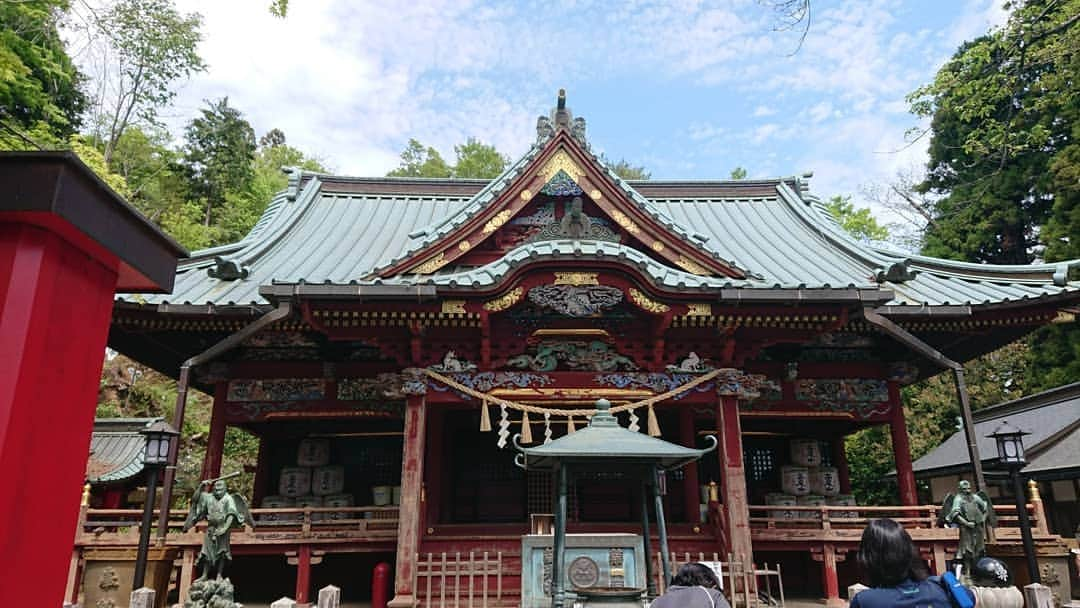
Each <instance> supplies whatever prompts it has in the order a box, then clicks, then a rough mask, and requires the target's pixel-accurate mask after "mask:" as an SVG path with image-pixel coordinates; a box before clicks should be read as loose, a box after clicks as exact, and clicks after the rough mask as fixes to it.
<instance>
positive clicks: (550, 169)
mask: <svg viewBox="0 0 1080 608" xmlns="http://www.w3.org/2000/svg"><path fill="white" fill-rule="evenodd" d="M559 171H562V172H563V173H566V174H567V175H569V176H570V179H572V180H574V183H575V184H577V185H579V186H580V185H581V178H582V177H583V176H584V175H585V171H584V170H583V169H582V168H581V167H580V166H579V165H578V164H577V163H576V162H574V159H572V158H570V155H569V154H567V153H566V150H563V149H561V148H560V149H559V151H558V152H556V153H555V154H554V155H553V156H552V157H551V158H549V159H548V161H547V162H546V163H544V166H543V167H540V172H539V175H540V176H541V177H543V178H544V183H547V182H549V181H551V178H553V177H555V174H556V173H558V172H559Z"/></svg>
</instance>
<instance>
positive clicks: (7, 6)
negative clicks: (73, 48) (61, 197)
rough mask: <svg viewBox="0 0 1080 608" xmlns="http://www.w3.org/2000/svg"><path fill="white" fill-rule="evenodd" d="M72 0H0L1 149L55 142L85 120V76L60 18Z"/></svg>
mask: <svg viewBox="0 0 1080 608" xmlns="http://www.w3.org/2000/svg"><path fill="white" fill-rule="evenodd" d="M66 9H67V2H66V1H63V0H51V1H48V0H40V1H37V2H0V149H12V148H20V149H21V148H35V147H37V146H38V145H56V144H57V143H58V142H62V141H63V140H65V139H67V138H68V137H70V136H71V135H73V134H74V133H75V131H76V129H78V127H79V126H80V124H81V116H82V113H83V111H84V109H85V107H86V96H85V95H84V94H83V91H82V89H81V86H82V83H83V80H84V77H83V75H82V74H81V73H80V72H79V71H78V70H77V69H76V68H75V65H74V64H73V63H72V61H71V58H70V57H69V56H68V54H67V52H66V51H65V49H64V44H63V42H62V41H61V39H60V35H59V33H58V31H57V24H58V22H59V20H60V19H61V17H62V15H63V12H64V11H65V10H66Z"/></svg>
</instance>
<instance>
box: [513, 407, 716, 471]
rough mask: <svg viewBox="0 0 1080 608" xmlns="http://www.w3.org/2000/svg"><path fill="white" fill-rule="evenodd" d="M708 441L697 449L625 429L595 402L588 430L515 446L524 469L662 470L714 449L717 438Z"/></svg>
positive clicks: (609, 409)
mask: <svg viewBox="0 0 1080 608" xmlns="http://www.w3.org/2000/svg"><path fill="white" fill-rule="evenodd" d="M709 438H710V439H711V440H712V442H713V445H712V446H710V447H708V448H705V449H703V450H698V449H694V448H688V447H684V446H681V445H678V444H676V443H671V442H670V441H664V440H663V439H658V438H656V437H650V436H648V435H645V434H644V433H638V432H635V431H631V430H629V429H625V428H623V427H622V426H620V425H619V420H618V419H617V418H615V416H614V415H613V414H612V413H611V402H609V401H608V400H607V399H598V400H597V401H596V413H595V414H593V416H592V418H591V419H590V421H589V425H588V426H587V427H585V428H583V429H581V430H579V431H576V432H574V433H569V434H567V435H564V436H562V437H560V438H558V439H556V440H554V441H552V442H551V443H545V444H543V445H539V446H536V447H522V446H521V445H518V450H519V451H520V452H521V454H520V455H519V456H518V461H519V463H520V464H521V465H523V466H524V467H525V468H526V469H552V468H554V467H555V466H557V465H558V464H559V463H560V462H569V461H572V462H574V463H577V464H582V463H589V462H594V463H597V464H603V465H605V466H608V465H612V464H615V465H618V464H626V465H633V464H648V465H655V466H657V467H659V468H660V469H663V470H669V469H678V468H680V467H682V466H685V465H687V464H690V463H691V462H694V461H695V460H698V459H699V458H701V457H702V456H703V455H705V454H707V453H709V452H711V451H712V450H714V449H716V437H714V436H712V435H710V436H709ZM517 441H518V437H515V438H514V443H515V445H517Z"/></svg>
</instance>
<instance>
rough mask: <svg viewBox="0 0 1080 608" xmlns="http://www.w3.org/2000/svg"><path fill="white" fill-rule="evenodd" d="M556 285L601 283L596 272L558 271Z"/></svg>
mask: <svg viewBox="0 0 1080 608" xmlns="http://www.w3.org/2000/svg"><path fill="white" fill-rule="evenodd" d="M555 284H556V285H599V284H600V279H598V278H597V277H596V273H595V272H556V273H555Z"/></svg>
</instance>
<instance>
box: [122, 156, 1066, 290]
mask: <svg viewBox="0 0 1080 608" xmlns="http://www.w3.org/2000/svg"><path fill="white" fill-rule="evenodd" d="M542 149H543V147H542V146H541V145H534V146H532V147H531V148H530V150H529V151H528V152H527V153H526V154H525V155H524V156H523V157H522V158H521V159H519V160H518V161H517V162H515V163H514V164H512V165H511V166H510V167H509V168H508V169H507V170H506V171H505V172H504V173H503V175H501V176H499V177H498V178H496V179H494V180H492V181H491V182H487V183H485V182H480V181H477V180H453V179H445V180H439V179H428V180H423V179H403V178H345V177H338V176H330V175H312V174H303V173H300V172H294V173H293V175H292V176H291V184H290V188H289V189H288V190H286V191H284V192H282V193H280V194H278V195H277V196H276V197H275V198H274V200H273V201H272V202H271V203H270V205H269V207H268V208H267V210H266V212H265V213H264V214H263V217H262V218H261V219H260V220H259V222H258V224H257V225H256V227H255V228H254V229H253V230H252V232H251V233H250V234H249V235H248V236H246V237H245V238H244V239H242V240H241V241H240V242H238V243H234V244H232V245H226V246H222V247H217V248H214V249H209V250H204V251H197V252H194V253H193V254H192V256H191V259H190V260H187V261H185V262H182V263H181V264H180V267H179V268H178V276H177V280H176V286H175V288H174V290H173V293H171V294H164V295H152V296H144V298H145V299H140V300H139V301H141V302H145V303H148V304H163V303H167V304H192V305H213V306H230V305H235V306H246V305H252V304H254V305H265V304H268V301H267V300H266V299H265V298H264V297H263V296H261V295H260V293H259V290H260V287H263V286H269V285H275V284H277V285H293V284H309V285H310V284H330V285H379V284H392V285H421V284H428V285H435V286H447V287H456V288H462V287H465V288H468V287H475V288H485V287H486V288H490V287H491V286H493V285H496V284H497V283H498V282H499V280H500V279H501V278H502V277H504V276H506V274H507V272H508V271H509V270H511V269H513V268H515V267H518V266H520V265H522V264H524V263H527V262H528V261H529V260H535V259H553V260H563V259H575V260H587V259H590V258H594V259H604V260H605V261H616V262H619V263H623V264H625V265H627V266H630V267H635V268H638V269H641V270H642V271H644V273H645V274H646V275H647V276H649V277H651V279H652V281H653V282H654V283H655V284H656V285H659V286H667V287H677V288H689V289H701V290H720V289H737V290H837V289H859V290H884V291H883V292H882V293H883V295H885V296H886V297H888V296H889V294H891V299H890V300H889V301H887V302H885V303H886V304H889V305H892V306H905V307H909V306H910V307H920V306H940V305H970V306H976V307H977V306H984V305H994V304H1000V303H1006V302H1017V301H1027V300H1037V299H1042V298H1052V297H1056V296H1062V295H1063V294H1075V293H1078V292H1080V282H1076V281H1073V282H1069V281H1067V279H1066V275H1067V269H1068V268H1070V267H1075V266H1080V260H1074V261H1072V262H1068V263H1060V264H1056V265H1031V266H992V265H982V264H968V263H962V262H954V261H949V260H940V259H933V258H926V257H920V256H914V255H908V254H903V253H897V252H893V251H887V250H884V249H880V248H877V247H873V246H870V245H867V244H864V243H860V242H857V241H855V240H853V239H852V238H850V237H849V236H847V235H846V234H845V233H844V232H843V231H842V230H841V229H840V228H839V227H838V226H837V225H836V223H835V221H834V220H833V219H832V217H831V216H829V215H828V213H827V212H826V211H825V210H824V209H823V208H822V207H821V205H820V202H819V201H818V199H817V198H815V197H814V196H812V195H810V194H808V193H807V192H806V191H805V184H804V183H802V182H801V181H800V180H798V179H795V178H784V179H774V180H754V181H749V180H748V181H715V182H702V181H694V182H689V181H687V182H678V181H651V182H627V181H624V180H622V179H620V178H619V177H618V176H616V175H614V173H611V172H610V171H609V170H607V169H605V171H608V177H609V178H611V179H612V180H613V181H614V183H615V184H616V185H617V186H618V187H619V188H621V189H622V190H623V191H624V192H625V193H626V194H627V196H628V197H629V198H630V200H632V201H633V202H634V204H635V205H637V206H638V207H639V208H640V209H641V210H643V211H644V212H646V213H648V214H650V215H651V216H652V217H653V218H654V219H656V220H657V221H658V222H659V223H661V224H663V225H664V226H666V227H667V229H668V230H670V231H672V232H673V233H675V234H677V235H679V237H680V238H681V239H683V240H684V241H686V242H688V243H691V244H693V245H694V246H695V247H698V248H700V249H701V250H703V251H705V252H707V253H708V254H709V255H710V256H712V257H714V258H715V259H718V260H722V261H724V262H726V263H728V264H730V265H732V266H735V267H737V268H740V269H742V270H744V271H746V273H747V277H748V278H747V279H742V280H736V279H728V278H721V277H701V276H696V275H692V274H687V273H685V272H683V271H681V270H679V269H676V268H672V267H669V266H667V265H665V264H662V263H660V262H657V261H656V260H654V259H653V258H651V257H649V256H647V255H645V254H643V253H641V252H639V251H637V250H634V249H632V248H630V247H628V246H626V245H620V244H615V243H610V242H600V241H587V240H566V241H542V242H534V243H529V244H526V245H523V246H521V247H518V248H516V249H514V250H513V251H511V252H509V253H508V254H507V255H506V256H504V258H502V259H500V260H497V261H494V262H491V263H489V264H487V265H485V266H482V267H478V268H459V267H454V266H448V267H446V268H444V269H442V270H441V271H440V272H438V273H436V274H434V275H422V276H421V275H410V274H403V275H398V276H395V277H391V278H388V279H379V278H376V279H370V278H368V277H370V276H372V274H373V272H375V271H376V270H378V269H382V268H386V267H388V266H389V265H391V264H393V263H395V262H398V261H400V260H402V259H404V258H406V257H407V256H409V255H411V254H414V253H416V252H418V251H420V250H422V249H424V248H425V247H427V246H429V245H431V244H432V243H434V242H436V241H438V240H439V239H441V238H443V237H445V236H446V235H447V234H449V233H450V232H451V231H453V230H454V229H455V228H457V227H458V226H460V225H461V224H462V223H464V222H467V221H469V220H470V219H471V218H473V217H474V216H475V215H476V214H478V213H480V212H482V211H483V210H484V209H486V208H487V207H488V206H489V205H491V204H492V202H493V201H495V200H496V199H497V198H498V195H499V193H500V192H501V191H502V189H504V188H505V187H506V186H507V185H508V184H509V183H510V182H511V181H512V180H513V179H514V178H515V177H516V176H517V175H519V174H520V173H521V171H523V170H524V169H525V168H526V165H528V163H529V162H531V161H532V160H533V159H535V158H536V157H537V155H538V154H539V153H540V151H541V150H542ZM642 192H645V193H648V194H649V196H648V197H646V196H645V195H643V194H642ZM215 257H221V258H224V259H225V260H228V261H229V262H232V263H234V264H236V266H237V267H238V268H244V269H247V270H248V274H247V276H246V277H245V278H242V279H236V280H222V279H217V278H212V277H211V276H209V275H208V274H207V271H208V270H210V269H213V268H214V267H215V261H214V258H215Z"/></svg>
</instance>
